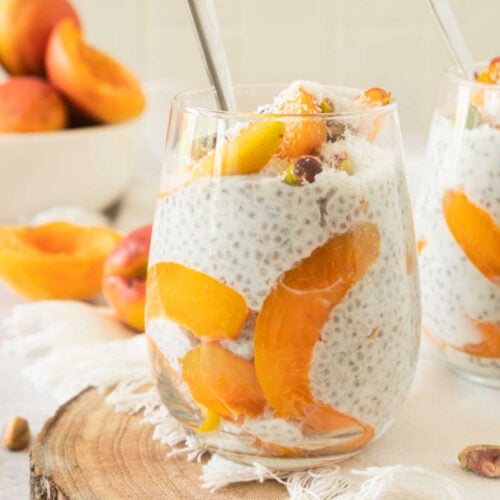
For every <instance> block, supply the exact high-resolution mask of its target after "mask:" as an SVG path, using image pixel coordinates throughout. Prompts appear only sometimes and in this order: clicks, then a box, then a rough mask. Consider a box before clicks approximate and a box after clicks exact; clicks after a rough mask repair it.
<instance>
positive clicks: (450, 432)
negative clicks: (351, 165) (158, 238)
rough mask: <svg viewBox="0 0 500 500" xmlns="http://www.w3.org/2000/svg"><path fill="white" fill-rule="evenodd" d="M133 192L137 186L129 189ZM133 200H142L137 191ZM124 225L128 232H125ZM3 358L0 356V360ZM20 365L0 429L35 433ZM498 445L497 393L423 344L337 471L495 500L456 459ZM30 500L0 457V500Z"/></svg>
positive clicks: (34, 408) (25, 483)
mask: <svg viewBox="0 0 500 500" xmlns="http://www.w3.org/2000/svg"><path fill="white" fill-rule="evenodd" d="M408 164H409V166H410V171H409V176H408V177H409V180H410V185H411V187H413V190H412V191H413V193H412V194H414V192H415V189H416V187H415V186H416V182H417V178H418V170H417V169H418V167H419V164H418V162H416V161H415V160H414V161H410V162H408ZM136 187H137V185H136V186H135V188H136ZM135 192H136V193H137V192H140V190H138V189H137V188H136V189H135ZM148 192H149V188H144V189H143V190H142V195H137V196H136V198H135V200H134V199H133V198H134V197H132V199H133V203H132V206H133V207H134V213H135V216H136V218H135V220H134V221H133V223H132V222H130V220H128V221H124V222H122V226H124V227H126V226H127V225H129V226H130V227H132V226H134V225H138V224H139V223H142V222H143V220H141V218H142V219H144V217H146V215H145V214H148V213H149V211H150V209H151V207H150V206H148V207H147V209H146V211H145V212H143V213H140V211H138V210H136V208H137V206H138V204H139V205H140V200H139V198H141V196H144V194H145V195H146V196H147V195H148ZM127 222H129V224H127ZM16 303H19V299H17V298H15V297H14V296H13V295H12V294H10V292H8V291H7V290H6V289H5V288H3V287H2V286H1V285H0V318H1V317H3V316H4V314H5V313H6V311H7V310H8V309H9V307H11V306H12V305H13V304H16ZM0 356H1V355H0ZM21 369H22V362H21V361H20V360H19V359H16V358H15V357H8V358H5V356H4V357H3V358H0V427H3V426H4V425H5V423H6V422H7V421H8V420H9V419H10V418H11V417H12V416H14V415H20V416H23V417H25V418H27V419H28V421H29V423H30V426H31V429H32V431H33V433H34V434H35V433H37V432H38V431H39V430H40V428H41V426H42V425H43V422H44V421H45V420H46V419H47V418H48V417H50V416H51V415H52V413H53V412H54V411H55V409H56V405H55V402H54V401H52V400H51V398H50V397H49V396H48V395H46V394H39V393H37V392H36V391H35V390H34V388H33V387H32V386H31V385H30V384H29V383H28V382H27V381H26V380H25V379H23V378H22V377H21V375H20V371H21ZM478 443H488V444H499V445H500V390H495V389H491V388H486V387H482V386H479V385H475V384H473V383H471V382H468V381H466V380H463V379H461V378H459V377H457V376H456V375H455V374H453V373H451V372H450V371H449V370H448V369H447V368H446V367H445V366H444V364H443V363H442V362H441V359H440V357H439V356H438V353H437V352H436V351H435V349H434V348H433V347H432V346H431V345H430V344H429V343H428V341H427V340H426V339H425V338H424V339H423V341H422V346H421V353H420V358H419V363H418V367H417V373H416V377H415V382H414V384H413V387H412V391H411V394H410V396H409V398H408V399H407V401H406V402H405V403H404V405H403V407H402V409H401V411H400V413H399V415H398V417H397V419H396V421H395V423H394V425H393V426H392V427H391V428H390V429H389V430H388V431H387V433H386V434H385V435H384V436H383V437H382V438H381V439H380V440H379V441H377V442H376V443H373V444H372V445H371V446H369V447H368V448H367V449H365V450H363V452H361V453H360V454H358V455H357V456H356V457H354V458H352V459H351V460H349V461H348V462H345V463H344V465H343V467H345V468H346V469H347V470H350V469H363V468H366V467H370V466H384V465H395V464H402V465H418V466H421V467H424V468H427V469H429V470H431V471H433V472H435V473H438V474H442V475H444V476H447V477H449V478H450V479H452V480H454V481H456V482H457V483H458V484H460V486H461V487H462V488H463V490H464V492H465V496H466V498H467V499H477V498H481V500H499V499H500V480H494V479H486V478H481V477H478V476H475V475H473V474H472V473H468V472H466V471H463V470H462V469H460V467H459V466H458V462H457V458H456V457H457V454H458V452H459V451H460V450H461V449H462V448H464V447H465V446H468V445H470V444H478ZM23 498H29V461H28V452H27V451H23V452H9V451H7V450H5V449H3V448H1V449H0V499H1V500H4V499H5V500H11V499H12V500H15V499H23Z"/></svg>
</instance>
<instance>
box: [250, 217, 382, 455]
mask: <svg viewBox="0 0 500 500" xmlns="http://www.w3.org/2000/svg"><path fill="white" fill-rule="evenodd" d="M379 248H380V235H379V232H378V229H377V227H376V226H375V225H374V224H372V223H368V222H367V223H361V224H359V225H357V226H355V227H354V228H353V229H351V230H350V231H348V232H347V233H344V234H340V235H335V236H333V237H332V238H331V239H330V240H329V241H328V242H327V243H325V244H324V245H323V246H321V247H319V248H317V249H316V250H314V251H313V252H312V254H311V255H310V256H309V257H307V258H306V259H304V260H302V261H301V262H300V263H298V264H297V265H296V266H295V267H294V268H292V269H290V270H289V271H287V272H286V273H285V274H284V275H283V276H282V277H281V279H280V280H279V282H278V283H277V285H276V287H275V288H274V289H273V290H272V291H271V292H270V294H269V295H268V296H267V298H266V299H265V301H264V304H263V306H262V309H261V311H260V313H259V314H258V316H257V322H256V326H255V337H254V345H255V354H254V355H255V369H256V373H257V378H258V380H259V383H260V386H261V387H262V390H263V392H264V396H265V398H266V400H267V402H268V403H269V405H270V406H271V408H272V409H273V410H274V413H275V415H276V416H278V417H281V418H299V419H302V420H303V421H304V424H305V428H306V430H309V431H318V432H326V431H337V430H340V429H344V428H350V427H352V426H353V425H357V426H359V427H361V429H362V434H361V438H360V440H359V441H358V442H356V443H353V446H356V447H357V446H361V444H363V443H364V442H366V441H368V440H369V439H371V437H372V436H373V429H372V428H371V427H370V426H368V425H367V424H364V423H363V422H360V421H358V420H357V419H355V418H353V417H352V416H350V415H346V414H343V413H341V412H339V411H337V410H335V409H334V408H332V407H330V406H328V405H326V404H325V403H323V402H321V401H317V400H315V399H314V397H313V395H312V393H311V388H310V383H309V370H310V368H311V361H312V356H313V349H314V346H315V344H316V342H317V341H318V340H319V338H320V335H321V331H322V329H323V327H324V325H325V324H326V322H327V321H328V318H329V317H330V314H331V312H332V310H333V309H334V307H335V306H336V305H338V304H339V303H340V302H341V301H342V299H343V297H344V296H345V294H346V293H347V292H348V290H349V289H350V288H351V287H352V286H354V285H355V284H356V283H357V282H358V281H359V280H360V279H361V278H362V277H363V276H364V275H365V274H366V272H367V271H368V269H369V268H370V266H371V265H372V263H373V262H374V261H375V260H376V258H377V256H378V254H379Z"/></svg>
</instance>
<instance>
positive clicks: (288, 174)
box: [282, 163, 300, 186]
mask: <svg viewBox="0 0 500 500" xmlns="http://www.w3.org/2000/svg"><path fill="white" fill-rule="evenodd" d="M282 178H283V182H284V183H285V184H288V185H289V186H297V185H298V184H300V181H299V178H298V177H297V175H296V174H295V171H294V164H293V163H289V164H288V165H287V166H286V168H285V170H283V172H282Z"/></svg>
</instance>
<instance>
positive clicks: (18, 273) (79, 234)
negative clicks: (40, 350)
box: [0, 222, 120, 299]
mask: <svg viewBox="0 0 500 500" xmlns="http://www.w3.org/2000/svg"><path fill="white" fill-rule="evenodd" d="M119 240H120V235H119V234H117V233H116V232H114V231H113V230H111V229H109V228H106V227H101V226H95V227H90V226H77V225H74V224H71V223H69V222H50V223H48V224H44V225H41V226H37V227H26V226H0V278H1V279H3V280H5V281H6V283H7V284H8V285H10V287H11V288H12V289H14V290H15V291H16V292H18V293H19V294H20V295H22V296H24V297H27V298H30V299H87V298H90V297H92V296H93V295H95V294H97V293H98V292H99V291H100V288H101V280H102V274H103V265H104V260H105V258H106V256H107V255H108V253H109V252H110V250H111V249H112V248H113V247H114V246H115V245H116V244H117V243H118V241H119Z"/></svg>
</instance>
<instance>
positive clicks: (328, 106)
mask: <svg viewBox="0 0 500 500" xmlns="http://www.w3.org/2000/svg"><path fill="white" fill-rule="evenodd" d="M319 107H320V108H321V112H322V113H333V110H334V106H333V102H332V100H331V99H328V97H325V98H324V99H323V100H322V101H321V103H320V105H319Z"/></svg>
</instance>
